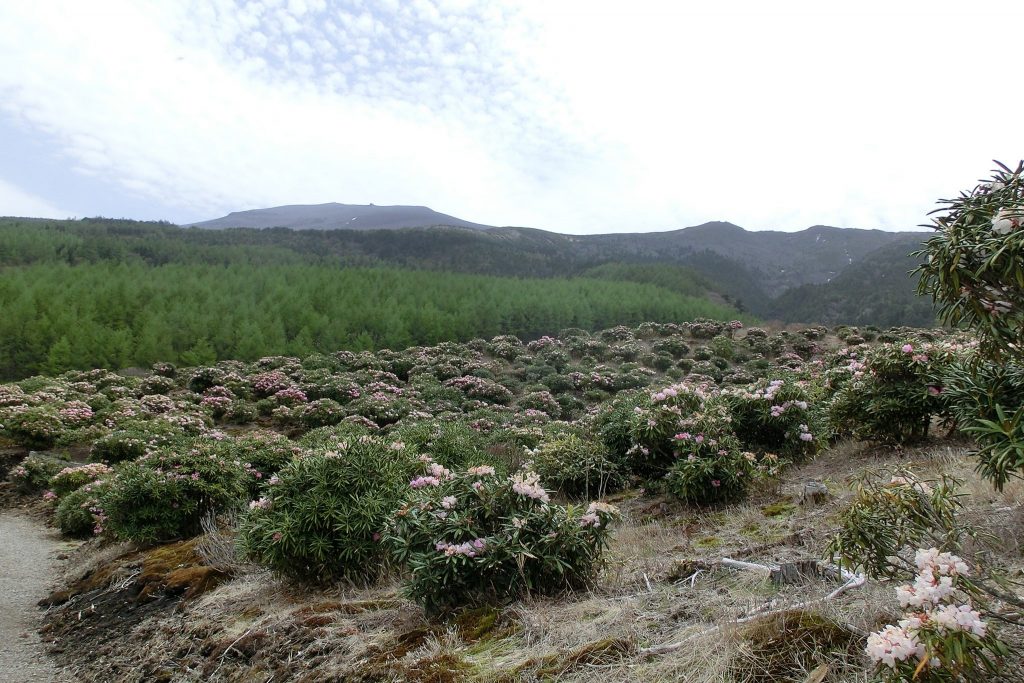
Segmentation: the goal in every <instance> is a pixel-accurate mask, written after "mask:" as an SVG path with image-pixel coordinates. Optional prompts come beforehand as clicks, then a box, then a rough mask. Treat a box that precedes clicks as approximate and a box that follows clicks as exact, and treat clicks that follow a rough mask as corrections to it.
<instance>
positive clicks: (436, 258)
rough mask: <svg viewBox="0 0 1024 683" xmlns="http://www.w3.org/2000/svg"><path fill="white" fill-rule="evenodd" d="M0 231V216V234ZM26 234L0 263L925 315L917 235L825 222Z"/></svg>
mask: <svg viewBox="0 0 1024 683" xmlns="http://www.w3.org/2000/svg"><path fill="white" fill-rule="evenodd" d="M334 206H336V207H340V206H343V205H334ZM372 208H374V209H378V208H379V209H388V208H394V207H372ZM424 211H426V212H428V213H426V214H424V213H419V214H416V215H429V216H431V219H432V220H433V219H437V216H443V214H437V213H435V212H430V210H429V209H425V210H424ZM233 215H235V216H238V215H241V214H233ZM282 216H283V214H278V217H282ZM350 218H352V216H350ZM447 218H450V217H447ZM437 220H440V219H437ZM457 220H458V219H454V221H449V222H455V221H457ZM17 221H18V219H15V221H14V222H15V223H17ZM270 222H277V221H274V220H271V221H270ZM400 222H401V221H400ZM358 223H359V218H358V217H356V220H355V221H354V224H358ZM3 224H4V221H3V220H2V219H0V228H2V227H3ZM24 225H25V227H26V228H27V227H29V226H31V227H32V229H30V230H26V231H24V232H19V233H17V234H15V233H13V232H10V231H5V230H3V229H0V261H3V260H4V258H5V255H6V256H7V257H8V258H9V259H11V260H13V262H21V261H23V260H24V259H25V258H27V257H28V256H29V255H31V254H37V253H39V252H40V250H41V249H42V250H44V251H45V250H46V249H50V248H52V249H55V250H56V251H55V252H54V253H53V254H52V255H51V257H52V258H55V259H58V260H66V261H67V262H69V263H77V262H82V261H93V260H95V259H96V258H99V257H101V256H102V255H104V254H106V255H108V256H107V257H108V258H109V257H110V255H113V254H120V255H122V256H121V257H122V258H124V259H142V260H143V261H145V262H147V263H153V264H159V263H163V262H168V261H176V260H179V259H181V258H187V259H188V260H189V262H196V263H220V262H224V261H225V259H228V256H227V254H231V255H232V256H231V257H230V258H232V259H234V258H243V257H244V258H245V259H247V260H248V261H249V262H252V263H254V264H255V263H259V264H265V265H277V264H282V263H298V262H302V263H312V264H317V265H333V266H378V265H392V266H399V267H403V268H412V269H417V270H437V271H454V272H462V273H475V274H482V275H504V276H511V277H541V278H546V277H564V276H574V275H590V276H592V277H599V278H601V279H611V280H629V281H635V282H640V283H657V284H659V285H660V286H664V287H668V288H669V289H672V290H674V291H680V292H686V293H689V292H688V291H687V290H689V289H693V288H699V289H701V290H703V291H704V292H705V293H706V295H707V296H710V297H713V298H716V299H717V300H722V299H724V300H726V301H729V302H731V303H733V304H735V305H736V306H738V307H742V308H743V309H745V310H746V311H749V312H750V313H752V314H754V315H756V316H759V317H761V318H765V319H776V320H781V321H784V322H822V323H828V324H834V323H851V324H869V323H873V324H878V325H897V324H903V325H910V324H929V325H930V324H931V322H932V317H933V314H932V311H931V305H930V302H928V301H926V300H924V299H919V298H917V297H916V296H915V289H916V282H915V281H914V279H913V278H910V277H908V276H907V271H909V270H912V269H913V268H914V267H915V266H916V265H917V263H916V260H915V259H913V258H911V257H909V253H910V252H912V251H914V250H915V249H916V248H917V247H918V246H919V245H920V243H921V242H922V241H923V240H924V239H926V237H927V234H926V233H922V232H903V233H896V232H883V231H880V230H857V229H852V228H849V229H840V228H831V227H826V226H815V227H812V228H808V229H807V230H803V231H800V232H794V233H785V232H771V231H766V232H749V231H747V230H744V229H743V228H740V227H738V226H736V225H733V224H731V223H706V224H704V225H699V226H694V227H690V228H683V229H681V230H673V231H668V232H656V233H639V234H628V233H622V234H608V235H566V234H560V233H555V232H547V231H544V230H537V229H532V228H514V227H495V228H488V229H479V228H476V227H455V226H432V227H415V228H390V229H369V230H368V229H355V228H354V227H353V228H349V229H338V230H330V229H312V230H310V229H306V230H293V229H291V228H285V227H276V228H236V229H230V230H209V229H199V228H190V229H185V230H182V229H180V228H177V227H173V226H170V225H168V224H164V225H162V226H161V225H156V224H151V223H150V224H146V223H133V222H131V221H108V220H105V219H83V220H82V221H47V222H44V223H40V222H31V223H24ZM470 225H474V224H470ZM364 226H365V223H364ZM51 231H52V232H53V233H54V234H53V235H52V238H53V239H54V240H55V242H54V244H57V245H59V248H58V247H57V246H54V244H50V245H49V246H48V247H44V246H43V245H42V244H35V243H34V242H33V240H35V237H33V236H35V235H39V236H40V237H41V235H42V233H44V232H51ZM243 255H244V256H243ZM29 260H32V258H30V259H29ZM229 260H230V259H229ZM718 295H720V297H718Z"/></svg>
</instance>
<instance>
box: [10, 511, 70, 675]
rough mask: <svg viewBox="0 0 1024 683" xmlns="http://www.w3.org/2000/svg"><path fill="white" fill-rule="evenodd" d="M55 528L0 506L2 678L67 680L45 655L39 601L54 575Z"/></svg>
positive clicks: (56, 543) (57, 544) (57, 548)
mask: <svg viewBox="0 0 1024 683" xmlns="http://www.w3.org/2000/svg"><path fill="white" fill-rule="evenodd" d="M60 548H61V542H60V539H59V537H58V535H57V533H56V532H54V531H52V530H50V529H47V528H46V527H45V526H44V525H43V524H41V523H40V522H37V521H35V520H33V519H32V518H31V517H26V516H25V515H23V514H20V513H18V512H15V511H12V510H0V681H4V683H28V682H29V681H31V682H32V683H44V682H48V681H66V680H68V679H66V678H64V677H63V676H62V675H61V674H60V673H59V672H58V670H57V669H56V667H55V666H54V664H53V662H52V661H51V660H50V659H49V658H48V657H47V656H46V654H45V652H44V647H43V644H42V642H41V641H40V639H39V634H38V633H37V629H38V628H39V626H40V625H41V616H40V611H39V608H38V607H37V606H36V602H38V601H39V600H41V599H42V598H45V597H46V596H47V595H48V594H49V590H50V588H51V585H52V583H53V579H54V577H55V565H56V563H57V559H56V557H55V555H56V553H57V552H58V550H59V549H60Z"/></svg>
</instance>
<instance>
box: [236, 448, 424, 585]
mask: <svg viewBox="0 0 1024 683" xmlns="http://www.w3.org/2000/svg"><path fill="white" fill-rule="evenodd" d="M415 463H416V461H415V460H414V459H413V458H412V455H411V454H410V452H409V451H408V449H406V448H405V445H404V444H402V443H399V442H392V441H389V440H387V439H382V438H379V437H374V436H366V435H364V436H357V437H353V438H350V439H347V440H342V441H337V442H335V446H334V450H329V451H328V450H320V451H315V452H311V453H308V454H304V455H300V456H298V457H296V458H295V459H293V460H292V461H291V462H289V463H288V464H287V465H286V466H285V467H283V468H282V469H281V470H280V471H279V472H278V473H277V474H276V475H274V476H271V477H270V479H268V480H267V482H266V484H265V486H264V487H263V489H262V492H261V497H260V498H259V499H257V500H255V501H253V502H252V503H250V505H249V510H248V512H247V513H246V515H245V517H244V518H243V520H242V524H241V533H240V544H241V549H242V551H243V553H244V554H245V555H247V556H248V557H250V558H251V559H254V560H256V561H257V562H260V563H262V564H265V565H266V566H268V567H270V568H271V569H273V570H275V571H276V572H279V573H281V574H283V575H286V576H289V577H291V578H294V579H297V580H300V581H305V582H329V581H332V580H337V579H348V580H351V581H355V582H365V581H369V580H372V579H374V578H376V577H377V576H379V575H380V573H381V572H382V571H383V570H384V569H385V568H386V567H387V565H388V562H387V560H388V554H387V546H386V545H384V544H383V543H382V542H381V533H382V532H383V530H384V527H385V525H386V524H387V522H388V518H389V515H390V514H391V512H392V511H393V510H394V509H395V508H397V507H398V505H400V504H401V501H402V500H403V498H404V497H405V496H406V495H407V494H408V491H409V480H410V477H411V475H412V473H413V471H414V467H415Z"/></svg>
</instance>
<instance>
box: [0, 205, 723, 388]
mask: <svg viewBox="0 0 1024 683" xmlns="http://www.w3.org/2000/svg"><path fill="white" fill-rule="evenodd" d="M270 232H271V233H275V232H276V233H277V234H276V235H274V234H261V233H259V232H258V231H242V232H240V233H235V231H226V232H206V231H198V230H182V229H180V228H175V227H171V226H161V225H153V224H140V223H133V222H128V221H92V222H89V221H78V222H70V221H69V222H37V221H25V220H21V221H18V220H4V221H0V307H2V310H3V313H4V314H3V316H2V317H0V376H3V377H4V378H17V377H25V376H28V375H32V374H37V373H49V374H56V373H59V372H62V371H65V370H68V369H78V368H89V367H119V368H123V367H130V366H144V365H149V364H150V363H153V362H155V361H170V362H177V363H184V364H188V365H195V364H202V363H209V362H213V361H215V360H219V359H228V358H231V359H240V360H252V359H255V358H258V357H261V356H266V355H272V354H289V355H296V356H304V355H309V354H311V353H315V352H331V351H335V350H339V349H350V350H371V349H379V348H405V347H407V346H412V345H424V344H432V343H436V342H439V341H443V340H468V339H471V338H475V337H491V336H494V335H498V334H515V335H518V336H521V337H524V338H534V337H538V336H541V335H543V334H553V333H556V332H557V331H558V330H560V329H563V328H566V327H580V328H586V329H601V328H606V327H610V326H613V325H618V324H631V325H635V324H637V323H640V322H643V321H666V322H667V321H684V320H691V319H693V318H696V317H711V318H717V319H728V318H732V317H737V312H736V311H735V310H733V309H731V308H729V307H727V306H723V305H720V304H716V303H713V302H711V301H709V300H707V299H705V298H702V297H701V296H700V293H701V290H700V288H699V286H698V285H697V284H696V282H697V281H696V280H691V279H689V278H688V277H686V276H676V277H675V279H674V280H673V279H672V278H671V277H670V276H669V275H667V274H665V273H658V274H656V276H650V277H645V276H644V274H643V273H640V274H637V273H631V272H626V271H624V270H622V269H606V271H607V272H601V271H597V272H594V273H592V274H591V276H588V277H562V278H553V277H552V278H536V277H534V278H530V277H496V276H486V275H475V274H465V273H452V272H440V271H437V270H426V269H409V268H404V269H403V268H397V267H394V266H387V265H379V264H374V263H373V262H368V265H358V264H360V263H361V262H364V261H361V260H360V259H359V258H353V259H345V258H339V257H338V256H337V255H335V256H334V257H333V258H331V257H328V256H325V255H324V252H318V251H317V250H316V249H314V248H309V249H302V248H298V249H297V248H295V246H294V241H296V240H298V241H299V244H300V246H303V244H304V243H302V242H301V240H302V239H303V238H302V237H301V236H300V237H298V238H297V237H296V236H295V234H294V233H292V231H270ZM190 237H195V240H192V239H189V238H190ZM310 237H311V238H312V239H313V240H316V239H319V238H320V237H321V236H320V235H312V236H310ZM233 238H234V239H233ZM289 242H293V244H292V245H291V246H289V244H288V243H289ZM347 261H351V263H348V262H347ZM352 263H354V264H356V265H353V264H352ZM637 279H641V280H642V279H647V280H651V282H642V281H641V282H637V281H629V280H637ZM684 292H685V293H684Z"/></svg>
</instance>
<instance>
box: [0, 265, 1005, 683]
mask: <svg viewBox="0 0 1024 683" xmlns="http://www.w3.org/2000/svg"><path fill="white" fill-rule="evenodd" d="M607 270H608V272H606V273H604V274H605V275H611V276H619V275H623V274H626V275H628V274H630V272H629V269H607ZM672 278H673V276H672V274H671V273H664V274H662V275H661V276H660V277H659V281H661V282H663V283H668V282H669V281H670V280H672ZM676 284H677V285H679V286H689V285H688V284H687V283H686V282H685V281H678V282H676ZM883 336H884V340H883ZM848 340H849V341H848V342H844V341H843V339H841V338H839V337H837V336H834V335H830V334H825V333H824V331H823V330H822V328H820V327H814V328H806V329H803V330H800V331H799V332H790V331H783V332H780V333H770V332H767V331H765V330H763V329H757V328H748V329H746V330H744V329H737V328H736V327H735V326H733V325H722V324H714V323H710V322H708V321H702V322H698V323H693V324H683V325H679V324H656V323H643V324H641V325H639V326H637V327H635V328H633V329H630V328H626V327H622V326H618V327H615V328H613V329H607V330H603V331H601V332H596V333H594V334H589V333H587V332H584V331H582V330H569V331H567V332H566V334H565V335H563V336H561V337H560V338H554V339H553V338H549V337H545V338H542V339H538V340H535V341H533V342H530V343H526V344H524V343H521V342H520V341H518V340H516V339H514V338H510V337H507V336H499V337H495V338H493V339H490V340H484V339H478V340H473V341H471V342H469V343H467V344H456V343H451V342H445V343H442V344H439V345H437V346H433V347H416V348H410V349H406V350H395V351H381V352H377V353H370V352H364V353H350V352H340V353H335V354H325V355H315V356H310V357H307V358H297V357H296V358H288V357H281V356H274V357H268V358H261V359H259V360H256V361H255V362H252V363H246V362H243V361H239V360H232V361H226V362H221V363H218V364H216V365H204V366H201V367H196V368H180V367H178V368H176V367H174V366H172V365H170V364H167V363H158V364H156V365H155V366H154V368H153V371H152V372H149V373H147V372H145V371H139V372H135V373H131V374H130V375H124V374H117V373H112V372H109V371H105V370H91V371H87V372H71V373H66V374H63V375H60V376H57V377H33V378H30V379H27V380H24V381H21V382H18V383H14V384H0V397H2V401H0V515H7V514H15V513H14V512H13V511H12V508H15V507H20V508H22V509H27V510H31V511H34V512H35V514H36V515H37V516H39V517H40V518H43V519H47V520H49V521H50V522H51V523H52V524H53V526H55V527H56V528H59V530H60V533H61V534H62V535H63V537H64V538H63V540H62V544H61V545H62V547H61V554H60V555H57V554H56V553H55V552H52V551H47V552H42V551H41V549H40V548H37V547H35V546H36V545H38V543H39V542H41V541H43V540H47V539H45V538H42V536H41V535H42V534H43V529H42V527H41V525H36V526H34V527H33V526H28V525H24V524H23V525H21V527H20V528H18V529H13V530H12V527H11V526H10V525H8V526H6V527H5V529H4V530H5V531H10V532H9V533H8V536H9V537H10V538H7V537H5V541H9V543H8V545H9V546H10V547H15V548H19V549H25V548H29V549H32V548H34V549H35V550H36V551H37V552H36V554H35V556H34V557H33V555H32V554H30V553H28V552H23V551H22V550H19V552H16V553H8V555H9V557H8V558H7V559H8V562H7V564H6V565H5V566H7V567H10V568H12V571H9V573H10V574H11V575H12V576H19V577H25V578H24V583H23V584H19V585H17V586H15V588H16V589H17V590H14V591H9V592H8V593H12V594H13V595H9V594H7V593H5V594H4V596H3V597H4V598H7V602H6V603H5V604H9V605H11V607H12V608H13V609H19V610H21V612H23V613H24V615H25V620H24V622H23V623H24V625H22V626H19V627H18V628H17V629H9V631H8V633H11V634H12V636H11V637H13V638H16V639H17V641H18V644H19V645H22V646H23V647H20V648H19V647H15V648H13V649H14V650H15V651H16V652H17V651H18V650H23V651H24V650H28V652H26V653H25V654H24V656H23V657H22V658H21V659H20V660H16V661H19V662H24V661H28V660H30V659H31V657H30V655H32V656H34V657H36V658H39V659H43V655H44V654H45V652H44V649H43V648H44V646H45V647H47V648H48V649H49V654H51V655H52V656H53V664H54V666H55V667H56V668H58V669H61V670H62V673H64V674H66V676H67V679H68V680H74V681H83V682H103V683H109V682H110V681H125V682H126V683H127V682H131V683H143V682H145V681H170V680H174V681H196V682H198V681H213V682H214V683H229V682H231V681H242V680H259V681H307V682H312V681H322V680H331V681H420V682H427V681H432V682H435V683H445V682H450V681H469V682H475V683H509V682H511V681H548V680H558V681H576V682H579V683H591V682H593V681H595V680H599V681H602V682H603V681H609V682H614V683H627V682H631V681H638V680H642V681H649V682H650V683H669V682H675V681H681V680H683V681H688V682H690V683H725V682H726V681H735V682H740V681H742V682H744V683H775V682H776V681H796V682H805V683H806V682H809V681H814V682H817V683H840V682H845V681H867V680H871V678H872V675H873V674H874V673H876V672H878V671H879V670H881V671H882V672H883V673H884V672H885V669H881V668H880V667H876V666H875V663H874V661H873V660H872V659H871V658H870V657H869V656H868V655H867V654H866V653H871V652H872V649H871V648H870V647H866V646H870V644H871V638H872V637H873V636H872V635H871V634H872V633H873V632H874V633H878V632H879V631H881V630H882V629H884V628H885V627H886V625H887V624H892V623H893V622H895V621H897V620H898V619H900V617H901V616H902V615H901V610H900V603H899V597H900V595H901V590H903V589H899V588H898V587H900V586H901V585H905V584H907V582H909V581H915V577H914V572H913V571H912V570H911V571H908V568H914V567H915V565H914V561H915V560H916V561H917V563H918V564H917V566H920V564H921V560H919V559H916V558H917V557H918V556H920V553H919V552H917V549H918V548H919V547H921V544H925V547H927V546H928V545H930V544H932V543H935V544H936V546H937V548H941V549H943V550H944V551H946V550H947V549H948V552H952V553H954V554H956V557H957V560H962V561H963V562H965V563H966V564H965V565H962V566H966V567H968V568H969V571H970V575H969V576H970V579H971V581H972V582H974V583H973V584H972V585H973V586H977V587H978V588H977V589H975V590H973V591H972V593H971V597H970V600H971V601H972V602H971V603H970V604H971V606H972V607H973V608H974V609H976V610H978V611H977V612H975V613H974V616H976V617H977V618H978V619H981V620H983V622H984V623H985V624H988V625H989V626H988V628H989V631H988V633H989V634H990V635H989V636H988V637H987V639H986V640H985V641H977V643H978V644H976V647H975V652H977V651H978V648H981V647H984V648H987V649H986V652H991V653H992V655H991V657H990V659H991V660H992V661H993V662H994V664H993V667H992V670H991V671H990V673H991V675H987V676H976V677H973V678H965V679H964V680H979V681H980V680H985V681H1006V682H1007V683H1010V682H1011V681H1020V680H1022V678H1021V675H1022V669H1021V661H1020V654H1019V653H1020V652H1021V651H1022V647H1024V629H1022V628H1021V626H1020V624H1021V618H1020V616H1021V612H1020V609H1019V607H1020V606H1021V605H1022V604H1024V603H1022V602H1021V597H1020V596H1021V588H1022V587H1021V584H1020V580H1019V578H1020V576H1021V573H1020V572H1021V569H1022V566H1021V556H1020V540H1019V538H1018V536H1019V533H1018V530H1019V526H1020V512H1021V506H1022V501H1024V487H1022V484H1021V482H1020V481H1016V480H1014V481H1010V482H1008V483H1007V485H1006V486H1005V487H1004V488H1003V489H1001V490H1000V491H994V490H993V489H992V483H991V482H990V481H988V480H986V479H985V478H984V477H983V476H982V475H981V474H980V473H979V470H978V468H977V467H976V465H977V463H978V458H977V457H976V456H974V455H972V454H971V453H970V450H969V449H970V447H971V443H970V442H969V441H967V440H965V437H964V433H963V432H959V433H956V434H954V433H953V432H951V433H948V434H947V433H946V431H947V430H946V429H937V430H932V431H931V432H929V430H927V429H926V428H925V426H926V425H932V424H938V423H939V421H941V420H950V418H951V416H952V415H954V414H957V412H958V410H959V409H960V407H961V406H965V405H968V404H970V403H971V402H972V401H973V398H971V397H969V396H961V397H960V398H959V399H958V398H956V394H955V392H953V391H951V392H949V396H948V397H944V398H943V399H942V400H940V399H938V398H937V397H934V396H932V397H931V398H928V397H929V396H930V394H929V392H928V390H927V389H928V387H929V386H931V383H932V382H934V381H935V377H937V376H940V377H943V378H944V379H943V380H942V382H943V383H944V384H946V385H947V386H949V385H950V382H951V381H955V379H954V378H955V377H956V375H957V373H958V371H957V369H956V368H957V365H958V364H959V363H962V362H964V361H966V360H967V359H968V358H969V357H970V355H971V354H972V353H973V351H972V350H971V345H970V344H965V342H968V341H970V338H969V337H968V336H966V335H962V334H959V333H957V334H951V333H949V332H948V331H941V330H917V331H915V330H909V329H906V328H903V329H892V330H888V331H886V332H884V333H881V334H879V335H878V338H877V339H873V340H872V341H871V342H869V343H861V342H863V341H864V339H863V338H862V337H860V336H856V337H848ZM905 345H910V346H911V347H912V348H913V350H914V351H915V352H917V353H920V354H921V355H920V356H918V355H913V356H912V355H911V354H909V353H907V352H906V351H905V350H904V346H905ZM894 361H895V362H896V363H897V364H898V365H897V370H896V372H899V373H901V381H900V382H895V383H894V382H892V381H891V375H890V374H888V373H892V372H893V370H887V368H891V367H892V365H893V363H894ZM921 397H924V399H923V400H922V398H921ZM683 430H685V431H683ZM698 430H700V431H699V432H698ZM691 431H692V432H694V434H691V433H690V432H691ZM935 432H939V433H938V434H937V433H935ZM890 442H893V443H891V444H890ZM887 444H889V445H887ZM526 453H529V455H525V457H524V454H526ZM86 461H88V462H86ZM4 479H6V481H3V480H4ZM35 534H39V535H40V538H39V539H34V538H33V535H35ZM961 539H969V540H967V541H966V542H965V541H962V540H961ZM51 543H52V542H51ZM876 548H880V549H881V552H878V551H876ZM934 552H935V553H938V552H939V550H938V549H936V550H935V551H934ZM55 556H56V557H59V558H61V559H64V560H65V561H66V564H65V565H64V575H63V576H62V577H59V578H57V584H56V585H55V586H54V590H53V592H52V593H51V594H50V595H48V596H46V597H44V598H43V599H42V600H40V601H39V603H38V605H39V607H36V600H37V598H36V596H35V595H26V593H25V589H26V585H25V584H27V585H28V586H30V587H31V589H32V590H33V591H40V590H42V588H43V586H44V580H45V579H42V578H41V574H42V575H45V572H46V570H47V567H48V565H50V564H51V563H55V562H56V559H55ZM840 562H841V563H842V564H834V563H840ZM950 562H952V558H951V559H950ZM960 571H962V572H963V573H964V574H966V571H967V570H960ZM921 572H922V574H923V572H924V570H923V569H922V570H921ZM932 580H933V581H934V580H935V579H934V578H933V579H932ZM917 583H918V585H920V584H921V581H918V582H917ZM956 585H957V586H959V585H960V584H956ZM911 590H912V589H911ZM957 590H960V589H959V588H957ZM903 592H904V593H905V592H906V591H905V590H903ZM40 595H45V593H40ZM956 597H957V599H958V600H963V599H965V598H960V597H959V594H957V596H956ZM952 604H955V603H952ZM908 609H910V608H908ZM38 627H42V631H41V633H42V638H41V642H40V641H37V640H35V639H31V640H30V639H24V638H25V636H24V635H21V634H25V633H26V632H31V631H33V630H35V629H36V628H38ZM23 639H24V640H23ZM33 649H34V652H33V651H32V650H33ZM83 652H85V653H88V654H89V656H82V653H83ZM958 652H959V651H957V650H954V653H958ZM956 656H958V660H957V661H961V660H962V659H961V658H960V656H959V655H958V654H957V655H956ZM875 659H876V660H877V659H879V657H877V656H876V657H875ZM8 661H11V660H10V659H9V660H8ZM44 661H45V660H44ZM914 665H915V662H913V661H911V662H909V663H908V664H907V666H906V669H907V671H908V672H912V671H913V667H914ZM8 670H13V669H8ZM0 671H2V670H0ZM19 671H20V669H19ZM815 672H816V673H815ZM997 674H998V675H997ZM0 677H2V676H0ZM5 680H7V679H5ZM48 680H49V679H48ZM890 680H896V679H894V678H890ZM900 680H910V676H909V674H908V675H907V676H905V677H903V678H901V679H900ZM922 680H926V679H922ZM931 680H935V679H931Z"/></svg>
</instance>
